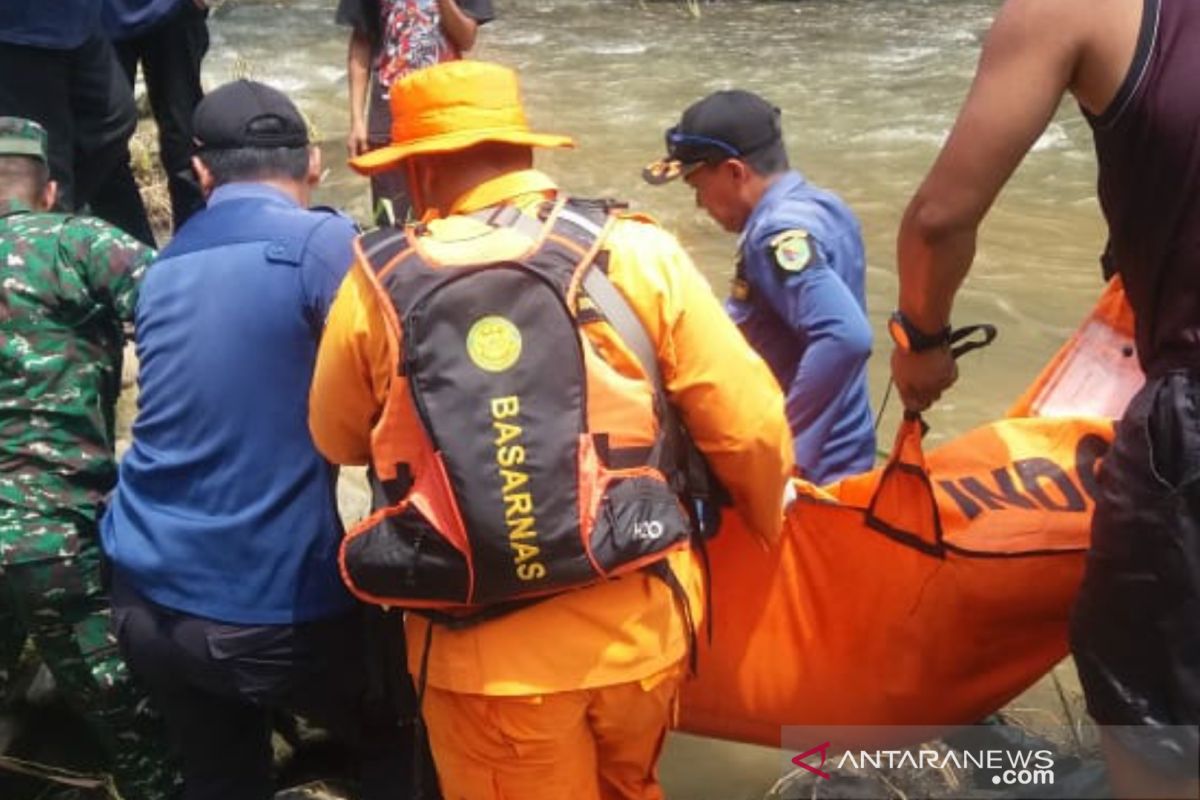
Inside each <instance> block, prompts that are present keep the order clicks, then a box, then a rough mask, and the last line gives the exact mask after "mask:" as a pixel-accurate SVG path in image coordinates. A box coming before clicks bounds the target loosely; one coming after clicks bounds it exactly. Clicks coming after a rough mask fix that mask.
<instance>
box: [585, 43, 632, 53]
mask: <svg viewBox="0 0 1200 800" xmlns="http://www.w3.org/2000/svg"><path fill="white" fill-rule="evenodd" d="M586 50H587V52H589V53H595V54H597V55H601V56H635V55H638V54H639V53H644V52H646V45H644V44H638V43H637V42H608V43H605V44H598V45H595V46H593V47H588V48H586Z"/></svg>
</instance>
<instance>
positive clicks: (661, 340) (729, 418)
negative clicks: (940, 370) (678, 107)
mask: <svg viewBox="0 0 1200 800" xmlns="http://www.w3.org/2000/svg"><path fill="white" fill-rule="evenodd" d="M608 249H609V252H610V260H609V275H610V278H611V279H612V281H613V283H614V284H615V285H616V286H617V287H618V288H620V289H621V290H622V291H623V292H624V294H625V296H626V297H627V298H628V299H629V302H630V304H631V305H632V306H633V307H634V309H635V310H636V311H637V313H638V315H639V317H641V319H642V322H643V323H644V324H645V325H646V327H647V329H648V330H649V332H650V334H651V337H652V338H653V339H654V341H655V343H656V344H657V347H658V359H659V368H660V369H661V370H662V373H663V381H664V382H665V383H666V388H667V392H668V394H669V395H670V397H671V399H672V401H673V403H674V404H675V406H676V408H678V409H679V413H680V414H681V416H682V417H683V422H684V424H685V425H686V426H687V429H688V431H689V432H690V433H691V435H692V438H693V439H694V440H695V442H696V445H697V446H698V447H699V448H700V450H701V451H702V452H703V453H704V454H705V456H706V457H707V458H708V461H709V463H710V464H711V465H712V468H713V471H714V472H716V474H717V477H719V478H720V479H721V482H722V483H723V484H724V485H725V487H726V488H727V489H728V490H729V492H730V494H731V495H732V497H733V501H734V505H735V506H736V508H737V510H738V512H739V513H740V514H741V515H742V518H743V520H744V521H745V522H746V524H747V527H748V528H749V529H750V530H751V531H753V532H754V533H756V534H757V535H758V536H759V537H761V538H762V539H763V540H764V541H766V542H768V543H774V542H776V541H777V540H778V539H779V536H780V531H781V528H782V523H783V512H782V508H783V493H784V488H785V486H786V485H787V482H788V480H789V477H790V475H791V473H792V464H793V455H792V435H791V431H790V430H789V428H788V423H787V417H786V416H785V414H784V401H783V392H782V390H781V389H780V388H779V384H778V383H777V382H776V380H775V377H774V376H773V375H772V374H771V371H770V369H769V368H768V367H767V365H766V363H765V362H764V361H763V360H762V358H761V357H759V355H758V354H757V353H756V352H755V351H754V350H753V348H751V347H750V345H749V344H748V343H747V342H746V340H745V338H744V337H743V336H742V334H741V331H739V330H738V329H737V327H736V326H735V325H734V324H733V322H732V321H731V320H730V319H729V317H728V316H727V315H726V313H725V310H724V309H723V308H722V307H721V304H720V302H719V301H718V300H717V298H716V296H715V295H714V294H713V291H712V288H711V287H710V286H709V284H708V282H707V281H706V280H705V279H704V277H703V276H702V275H701V274H700V272H699V271H698V270H697V269H696V267H695V265H694V264H693V263H692V261H691V259H690V258H689V257H688V255H687V253H686V252H684V250H683V248H682V247H681V246H680V245H679V243H678V242H677V241H676V240H675V238H674V237H673V236H671V235H670V234H669V233H667V232H666V231H664V230H662V229H661V228H659V227H658V226H657V225H652V224H649V223H646V222H641V221H636V220H623V221H621V222H619V223H618V225H617V226H616V227H615V228H614V230H613V232H612V234H611V236H610V238H609V240H608Z"/></svg>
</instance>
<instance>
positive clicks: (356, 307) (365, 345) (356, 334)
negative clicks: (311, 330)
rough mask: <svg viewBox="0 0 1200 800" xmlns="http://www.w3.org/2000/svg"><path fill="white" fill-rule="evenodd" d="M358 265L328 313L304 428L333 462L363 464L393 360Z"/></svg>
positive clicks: (367, 457) (368, 285)
mask: <svg viewBox="0 0 1200 800" xmlns="http://www.w3.org/2000/svg"><path fill="white" fill-rule="evenodd" d="M377 304H378V300H377V298H376V295H375V290H374V287H373V286H372V284H371V281H370V279H369V278H367V276H366V274H365V273H364V272H363V270H362V268H361V267H360V266H357V265H356V266H355V267H353V268H351V270H350V271H349V272H348V273H347V274H346V278H345V279H344V280H343V281H342V285H341V287H340V288H339V289H338V293H337V296H336V297H335V298H334V301H333V306H332V307H331V308H330V309H329V317H328V320H327V321H326V323H325V331H324V333H323V334H322V335H321V346H320V348H319V349H318V351H317V365H316V370H315V371H314V373H313V383H312V387H311V389H310V390H309V396H308V427H309V430H310V431H311V432H312V436H313V441H314V442H315V443H316V445H317V449H318V450H320V451H321V453H322V455H324V456H325V457H326V458H327V459H329V460H330V461H332V462H333V463H335V464H367V463H369V462H370V460H371V429H372V428H373V427H374V426H375V422H376V420H378V418H379V413H380V411H381V410H382V409H383V404H384V400H385V399H386V398H387V391H388V383H389V381H390V379H391V373H392V369H391V356H390V352H391V351H390V348H389V344H388V333H387V329H386V325H387V323H386V321H385V318H384V315H383V314H382V313H380V312H379V309H378V308H377Z"/></svg>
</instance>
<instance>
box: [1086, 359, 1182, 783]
mask: <svg viewBox="0 0 1200 800" xmlns="http://www.w3.org/2000/svg"><path fill="white" fill-rule="evenodd" d="M1099 484H1100V496H1099V498H1098V499H1097V507H1096V514H1095V519H1094V521H1093V523H1092V546H1091V550H1090V551H1089V552H1088V557H1087V567H1086V571H1085V574H1084V580H1083V587H1082V589H1081V590H1080V593H1079V598H1078V600H1077V601H1076V604H1075V609H1074V612H1073V614H1072V619H1071V649H1072V651H1073V654H1074V656H1075V663H1076V666H1077V668H1078V670H1079V677H1080V681H1081V682H1082V684H1083V689H1084V693H1085V695H1086V697H1087V704H1088V711H1089V712H1090V713H1091V715H1092V717H1093V718H1094V719H1095V720H1096V722H1097V723H1099V724H1100V725H1104V726H1129V727H1122V728H1114V729H1113V730H1112V733H1113V734H1114V735H1115V736H1116V737H1117V738H1118V739H1119V740H1120V741H1121V742H1122V743H1123V744H1124V745H1125V746H1126V747H1128V748H1129V749H1130V750H1132V751H1133V752H1134V753H1135V754H1136V755H1138V756H1139V757H1140V758H1141V759H1143V760H1145V761H1147V762H1150V763H1151V764H1152V765H1154V766H1155V767H1157V768H1159V769H1161V770H1163V771H1164V772H1169V773H1171V774H1175V775H1187V776H1191V777H1195V775H1196V773H1197V769H1198V764H1200V761H1198V750H1197V746H1198V741H1197V728H1196V727H1195V726H1196V725H1197V723H1200V373H1197V372H1187V371H1179V372H1169V373H1167V374H1166V375H1163V376H1161V377H1157V378H1152V379H1150V380H1148V381H1147V382H1146V385H1145V387H1143V389H1142V390H1141V391H1140V392H1139V393H1138V394H1137V395H1136V396H1135V397H1134V398H1133V401H1132V402H1131V403H1130V405H1129V408H1128V409H1127V410H1126V412H1125V416H1124V417H1123V418H1122V419H1121V421H1120V423H1118V425H1117V435H1116V440H1115V441H1114V442H1113V447H1112V450H1111V451H1110V453H1109V454H1108V456H1107V457H1106V458H1105V459H1104V462H1103V464H1102V466H1101V468H1100V479H1099ZM1135 726H1136V727H1135ZM1184 726H1186V727H1184Z"/></svg>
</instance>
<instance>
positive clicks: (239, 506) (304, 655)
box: [102, 81, 402, 800]
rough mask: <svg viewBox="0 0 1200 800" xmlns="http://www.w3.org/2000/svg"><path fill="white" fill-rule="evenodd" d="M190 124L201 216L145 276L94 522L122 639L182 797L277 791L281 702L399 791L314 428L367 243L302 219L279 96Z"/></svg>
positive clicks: (320, 220) (302, 182) (309, 157)
mask: <svg viewBox="0 0 1200 800" xmlns="http://www.w3.org/2000/svg"><path fill="white" fill-rule="evenodd" d="M194 128H195V135H196V140H197V146H198V152H197V155H196V158H195V160H194V167H195V169H196V172H197V175H198V176H199V179H200V184H201V187H202V189H203V190H204V191H205V194H206V195H207V196H208V207H207V208H206V209H205V210H203V211H201V212H200V213H198V214H196V215H195V216H193V217H192V219H190V220H189V221H188V222H187V224H185V225H184V226H183V228H182V229H181V230H180V231H179V233H178V234H177V235H176V236H175V238H174V240H173V241H172V242H171V244H170V245H169V246H168V247H167V248H165V249H164V250H163V251H162V253H161V254H160V256H159V259H158V260H157V261H156V262H155V263H154V264H153V265H152V266H151V267H150V269H149V271H148V272H147V275H146V278H145V280H144V281H143V283H142V289H141V295H140V297H139V299H138V304H137V311H136V315H135V325H136V331H137V352H138V358H139V362H140V370H139V376H138V383H139V390H140V394H139V399H138V415H137V419H136V421H135V423H134V426H133V445H132V447H131V449H130V450H129V452H128V453H127V454H126V456H125V459H124V460H123V462H122V463H121V467H120V478H119V483H118V487H117V491H116V493H115V494H114V496H113V498H112V501H111V503H110V505H109V509H108V513H107V514H106V516H105V518H104V521H103V524H102V536H103V542H104V548H105V551H106V552H107V554H108V555H109V557H110V559H111V560H112V564H113V591H112V600H113V619H114V627H115V629H116V631H117V637H118V641H119V642H120V644H121V648H122V652H123V653H124V654H125V656H126V659H127V661H128V662H129V665H130V667H131V668H132V669H133V671H134V672H135V674H137V675H138V676H139V677H141V678H142V679H143V681H144V682H145V684H146V685H147V687H148V688H149V689H150V691H151V694H152V695H153V697H154V698H155V699H156V700H157V701H158V703H159V706H160V708H161V709H162V712H163V716H164V717H165V719H166V722H167V727H168V731H169V732H170V734H171V737H172V740H173V744H174V745H175V747H176V748H177V749H178V751H179V754H180V757H181V762H182V769H183V776H184V784H185V796H186V797H187V798H188V800H196V799H198V798H213V799H214V800H216V798H220V799H221V800H229V799H230V798H247V799H248V800H249V799H250V798H253V799H254V800H261V799H262V798H269V797H271V796H272V794H273V788H274V787H273V786H272V777H271V745H270V733H271V716H270V715H271V710H272V709H278V708H285V709H293V710H296V711H299V712H300V713H301V714H303V715H304V716H305V717H308V718H310V719H313V720H314V721H316V722H318V723H319V724H322V725H323V726H325V727H327V728H329V729H331V730H333V731H334V732H335V733H338V734H340V735H342V736H345V737H347V738H348V739H349V740H350V741H351V742H352V743H353V744H355V745H357V746H358V747H359V751H360V755H362V756H363V759H364V761H363V768H364V770H369V772H368V771H365V772H364V774H363V783H364V787H363V796H364V797H368V798H371V797H383V796H387V795H388V794H389V792H393V791H394V786H395V782H396V781H398V780H400V777H399V776H393V775H388V774H387V773H388V770H389V768H390V767H389V765H391V764H395V763H398V762H399V761H400V759H401V755H402V754H401V753H400V752H399V750H398V748H395V747H393V746H392V745H393V744H394V743H395V737H396V731H397V728H396V725H395V722H394V719H390V718H388V717H387V715H386V714H384V715H382V718H381V719H379V720H378V723H379V728H378V730H371V731H368V730H367V718H368V716H371V714H370V713H368V712H371V713H378V712H387V711H388V708H387V707H386V705H385V704H379V703H376V704H374V708H373V709H368V707H367V703H366V697H365V693H366V691H365V690H366V664H365V662H364V642H363V638H364V637H363V628H362V619H361V616H360V609H359V608H358V606H357V605H356V604H355V602H354V601H353V599H352V598H351V597H350V595H349V594H347V592H346V591H345V589H344V588H343V586H342V583H341V579H340V577H339V574H338V567H337V550H338V544H339V542H340V539H341V536H342V527H341V523H340V521H339V519H338V515H337V508H336V501H335V497H334V482H335V473H334V471H333V469H332V468H331V467H330V465H329V464H328V463H327V462H326V461H325V460H324V459H323V458H321V456H320V455H319V454H318V453H317V451H316V449H315V447H314V445H313V443H312V439H311V437H310V435H309V432H308V424H307V414H308V402H307V398H308V387H309V382H310V380H311V378H312V370H313V365H314V362H315V358H316V348H317V341H318V338H319V336H320V333H321V329H322V326H323V324H324V320H325V314H326V311H327V310H328V308H329V305H330V303H331V301H332V299H333V296H334V293H335V292H336V290H337V287H338V285H339V283H340V281H341V279H342V277H343V275H344V274H345V272H346V269H347V267H348V266H349V264H350V263H351V261H352V260H353V254H352V249H351V247H352V242H353V240H354V238H355V235H356V233H357V231H356V229H355V226H354V225H353V224H352V223H351V222H350V220H348V219H347V218H345V217H343V216H341V215H339V214H337V213H336V212H333V211H331V210H327V209H313V210H307V209H306V208H305V206H306V205H307V204H308V202H309V199H310V195H311V190H312V187H313V186H314V185H315V184H316V183H317V182H318V180H319V175H320V172H321V160H320V152H319V151H318V149H317V148H316V147H312V146H310V145H309V139H308V130H307V125H306V124H305V121H304V119H303V117H302V116H301V115H300V113H299V111H297V110H296V107H295V106H294V105H293V104H292V103H291V101H290V100H288V99H287V98H286V97H285V96H284V95H283V94H281V93H279V92H278V91H276V90H274V89H272V88H270V87H268V86H265V85H263V84H260V83H253V82H250V81H237V82H235V83H231V84H227V85H226V86H223V87H221V88H219V89H217V90H216V91H214V92H213V93H212V94H210V95H209V96H208V97H207V98H206V99H205V100H204V101H202V102H201V103H200V105H199V106H198V107H197V109H196V114H195V118H194Z"/></svg>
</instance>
